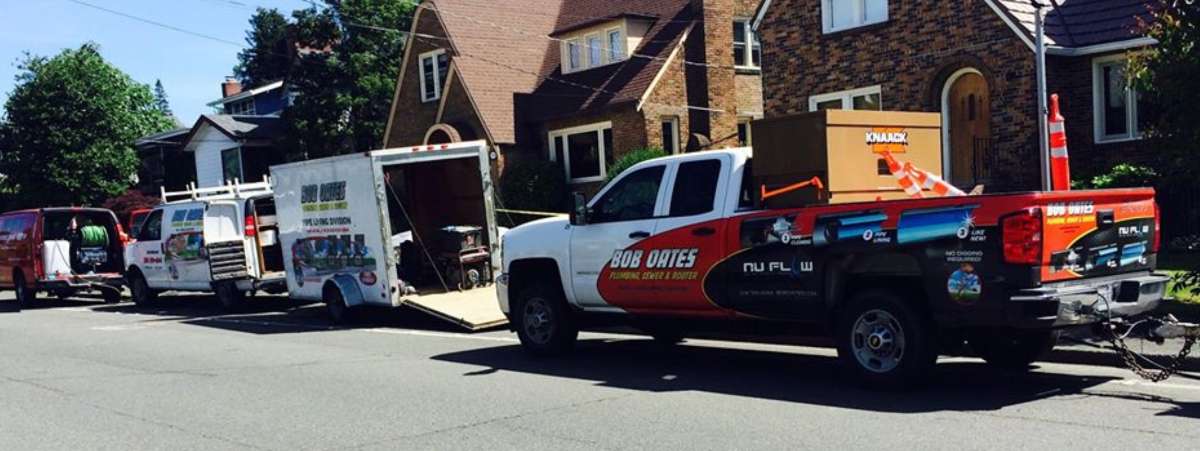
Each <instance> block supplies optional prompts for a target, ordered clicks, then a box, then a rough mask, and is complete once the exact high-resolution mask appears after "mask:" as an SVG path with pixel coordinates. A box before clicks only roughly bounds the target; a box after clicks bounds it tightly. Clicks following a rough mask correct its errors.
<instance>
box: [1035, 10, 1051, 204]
mask: <svg viewBox="0 0 1200 451" xmlns="http://www.w3.org/2000/svg"><path fill="white" fill-rule="evenodd" d="M1031 3H1032V4H1033V17H1034V19H1033V23H1034V34H1036V35H1037V36H1036V38H1037V43H1036V44H1034V45H1035V46H1036V48H1035V49H1034V53H1035V56H1034V59H1035V65H1036V66H1037V115H1038V158H1039V160H1040V161H1041V166H1040V168H1041V174H1042V191H1050V188H1051V184H1050V136H1049V129H1047V124H1046V115H1047V114H1049V111H1048V110H1047V106H1046V96H1047V93H1046V29H1045V21H1044V18H1043V17H1042V8H1043V7H1044V6H1045V5H1044V4H1042V2H1041V0H1031Z"/></svg>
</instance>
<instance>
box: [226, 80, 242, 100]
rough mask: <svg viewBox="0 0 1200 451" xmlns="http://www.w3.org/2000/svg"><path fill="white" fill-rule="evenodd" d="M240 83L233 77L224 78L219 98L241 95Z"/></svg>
mask: <svg viewBox="0 0 1200 451" xmlns="http://www.w3.org/2000/svg"><path fill="white" fill-rule="evenodd" d="M241 92H242V82H240V81H238V80H237V79H236V78H233V77H225V82H224V83H221V97H229V96H235V95H238V94H241Z"/></svg>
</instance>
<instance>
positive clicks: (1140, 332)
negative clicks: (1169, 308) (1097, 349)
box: [1099, 314, 1200, 382]
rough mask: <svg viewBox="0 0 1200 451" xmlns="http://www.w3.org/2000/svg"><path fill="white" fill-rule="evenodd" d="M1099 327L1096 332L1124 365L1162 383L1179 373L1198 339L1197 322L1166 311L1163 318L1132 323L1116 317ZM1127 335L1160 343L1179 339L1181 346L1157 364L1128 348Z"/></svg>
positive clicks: (1198, 329)
mask: <svg viewBox="0 0 1200 451" xmlns="http://www.w3.org/2000/svg"><path fill="white" fill-rule="evenodd" d="M1099 327H1100V328H1101V329H1102V331H1101V333H1100V334H1099V335H1100V336H1101V337H1104V338H1105V339H1106V340H1107V341H1108V342H1109V343H1110V344H1111V345H1112V346H1111V348H1110V349H1112V350H1114V351H1116V352H1117V354H1118V355H1120V356H1121V360H1122V361H1123V362H1124V363H1125V366H1127V367H1129V369H1130V370H1132V371H1133V372H1134V374H1137V375H1138V376H1139V377H1141V378H1142V379H1146V380H1148V381H1151V382H1162V381H1165V380H1167V379H1168V378H1170V377H1171V376H1173V375H1175V374H1177V373H1179V370H1180V368H1181V367H1183V364H1184V362H1185V361H1186V360H1187V356H1188V354H1189V353H1191V352H1192V348H1193V347H1194V346H1195V344H1196V341H1197V339H1200V324H1193V323H1184V322H1180V321H1179V320H1178V319H1176V318H1175V316H1174V315H1169V314H1168V315H1167V316H1165V317H1162V318H1147V319H1143V320H1139V321H1136V322H1133V323H1127V322H1125V321H1124V320H1121V319H1119V318H1115V319H1107V320H1106V321H1104V322H1102V323H1100V324H1099ZM1130 337H1133V338H1144V339H1146V340H1150V341H1152V342H1154V343H1158V344H1163V343H1165V342H1166V340H1168V339H1175V338H1182V339H1183V348H1182V349H1180V350H1179V353H1178V354H1176V355H1174V356H1172V357H1170V358H1169V359H1168V360H1167V361H1166V362H1163V363H1159V362H1156V361H1154V360H1152V359H1150V358H1149V357H1146V356H1145V355H1142V354H1141V353H1139V352H1137V351H1134V350H1132V349H1130V348H1129V345H1128V344H1126V342H1125V339H1126V338H1130Z"/></svg>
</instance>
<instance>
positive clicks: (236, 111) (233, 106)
mask: <svg viewBox="0 0 1200 451" xmlns="http://www.w3.org/2000/svg"><path fill="white" fill-rule="evenodd" d="M227 110H229V113H228V114H233V115H237V116H253V115H254V114H255V113H254V99H245V100H239V101H237V102H233V103H230V104H229V106H228V107H227Z"/></svg>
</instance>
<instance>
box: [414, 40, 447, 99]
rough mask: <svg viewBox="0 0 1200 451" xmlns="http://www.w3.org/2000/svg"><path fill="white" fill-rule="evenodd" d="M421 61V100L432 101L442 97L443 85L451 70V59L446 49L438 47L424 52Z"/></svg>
mask: <svg viewBox="0 0 1200 451" xmlns="http://www.w3.org/2000/svg"><path fill="white" fill-rule="evenodd" d="M420 62H421V101H422V102H432V101H435V100H437V99H440V98H442V86H443V83H445V82H446V71H447V70H449V67H450V60H449V58H448V57H447V56H446V50H444V49H438V50H434V51H432V52H427V53H422V54H421V57H420Z"/></svg>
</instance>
